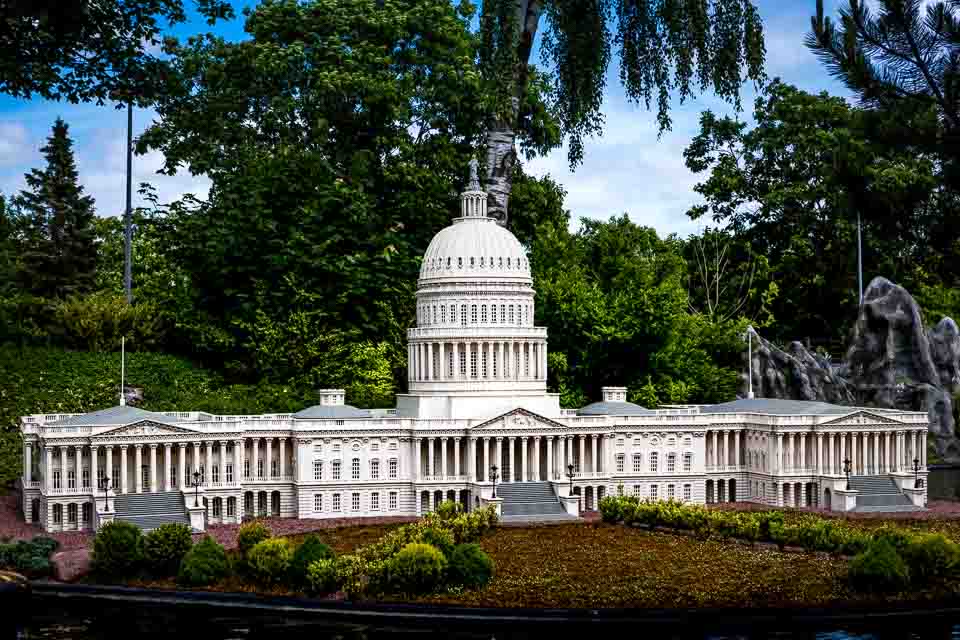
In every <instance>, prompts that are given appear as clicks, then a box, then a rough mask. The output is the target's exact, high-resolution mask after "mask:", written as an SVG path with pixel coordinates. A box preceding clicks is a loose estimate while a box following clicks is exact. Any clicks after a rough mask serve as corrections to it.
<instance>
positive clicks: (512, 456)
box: [504, 436, 517, 482]
mask: <svg viewBox="0 0 960 640" xmlns="http://www.w3.org/2000/svg"><path fill="white" fill-rule="evenodd" d="M516 443H517V439H516V438H514V437H513V436H510V437H509V438H507V459H508V460H509V461H510V479H509V482H516V480H517V467H516V459H517V458H516ZM504 482H508V480H507V479H506V478H504Z"/></svg>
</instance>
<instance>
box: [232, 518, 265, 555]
mask: <svg viewBox="0 0 960 640" xmlns="http://www.w3.org/2000/svg"><path fill="white" fill-rule="evenodd" d="M270 536H271V533H270V529H269V527H267V525H265V524H264V523H263V522H261V521H259V520H251V521H250V522H245V523H244V524H242V525H240V529H239V530H238V531H237V549H239V550H240V555H241V556H242V557H244V558H246V557H247V553H249V551H250V549H253V548H254V547H255V546H256V545H257V544H259V543H261V542H263V541H264V540H266V539H267V538H269V537H270Z"/></svg>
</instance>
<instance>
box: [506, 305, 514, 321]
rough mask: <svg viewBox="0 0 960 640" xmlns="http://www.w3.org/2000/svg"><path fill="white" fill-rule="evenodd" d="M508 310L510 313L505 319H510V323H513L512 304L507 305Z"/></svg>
mask: <svg viewBox="0 0 960 640" xmlns="http://www.w3.org/2000/svg"><path fill="white" fill-rule="evenodd" d="M508 311H509V314H510V315H508V316H507V319H508V320H509V321H510V324H513V305H512V304H511V305H508Z"/></svg>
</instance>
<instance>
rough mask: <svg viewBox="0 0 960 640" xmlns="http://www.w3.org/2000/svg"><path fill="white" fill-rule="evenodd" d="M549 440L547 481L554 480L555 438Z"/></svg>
mask: <svg viewBox="0 0 960 640" xmlns="http://www.w3.org/2000/svg"><path fill="white" fill-rule="evenodd" d="M546 439H547V480H553V436H546Z"/></svg>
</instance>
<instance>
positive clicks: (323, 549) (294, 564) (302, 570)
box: [290, 534, 334, 589]
mask: <svg viewBox="0 0 960 640" xmlns="http://www.w3.org/2000/svg"><path fill="white" fill-rule="evenodd" d="M333 557H334V553H333V549H331V548H330V547H329V546H328V545H326V544H324V543H323V542H322V541H321V540H320V538H318V537H317V536H316V535H314V534H310V535H308V536H307V537H306V538H304V539H303V542H301V543H300V546H299V547H297V550H296V551H294V552H293V558H291V560H290V582H291V584H293V585H294V586H296V587H299V588H301V589H303V588H306V587H307V586H309V583H308V581H307V571H308V569H309V567H310V565H311V564H312V563H314V562H316V561H317V560H333Z"/></svg>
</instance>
